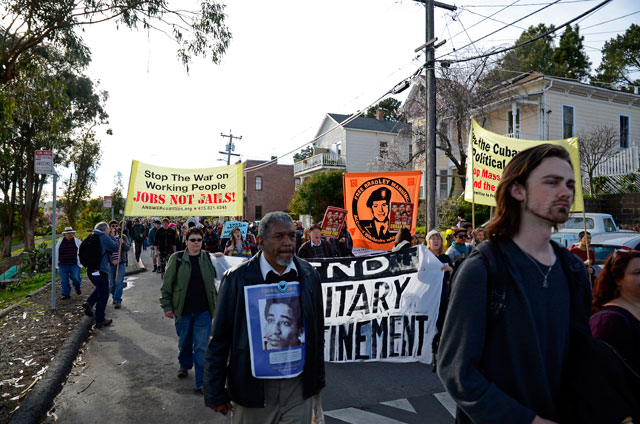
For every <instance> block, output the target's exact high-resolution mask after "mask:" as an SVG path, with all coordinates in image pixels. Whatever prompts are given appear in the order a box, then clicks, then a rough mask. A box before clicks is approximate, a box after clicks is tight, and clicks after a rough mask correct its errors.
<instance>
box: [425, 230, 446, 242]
mask: <svg viewBox="0 0 640 424" xmlns="http://www.w3.org/2000/svg"><path fill="white" fill-rule="evenodd" d="M435 234H437V235H439V236H440V237H442V234H440V231H438V230H431V231H429V232H428V233H427V237H426V238H425V240H427V241H429V239H430V238H431V236H433V235H435Z"/></svg>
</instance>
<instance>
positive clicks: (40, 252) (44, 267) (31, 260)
mask: <svg viewBox="0 0 640 424" xmlns="http://www.w3.org/2000/svg"><path fill="white" fill-rule="evenodd" d="M26 253H27V255H26V257H25V259H24V262H23V263H22V269H21V271H22V272H23V273H29V274H39V273H43V272H47V271H49V270H50V269H51V248H50V247H49V246H47V244H46V243H40V244H39V245H37V246H36V247H35V248H34V249H33V250H29V251H27V252H26Z"/></svg>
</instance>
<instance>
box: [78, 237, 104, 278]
mask: <svg viewBox="0 0 640 424" xmlns="http://www.w3.org/2000/svg"><path fill="white" fill-rule="evenodd" d="M102 256H103V255H102V247H101V246H100V236H98V235H97V234H96V233H91V234H89V236H88V237H87V238H86V239H84V240H83V241H82V243H80V249H79V250H78V258H79V259H80V263H81V264H82V266H84V267H85V268H87V269H91V270H96V269H99V268H100V262H101V261H102Z"/></svg>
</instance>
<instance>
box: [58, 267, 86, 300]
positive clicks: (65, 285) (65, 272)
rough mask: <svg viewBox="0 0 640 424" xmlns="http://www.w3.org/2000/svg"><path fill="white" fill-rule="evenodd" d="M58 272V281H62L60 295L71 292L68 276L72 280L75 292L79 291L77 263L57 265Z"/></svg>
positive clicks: (78, 268)
mask: <svg viewBox="0 0 640 424" xmlns="http://www.w3.org/2000/svg"><path fill="white" fill-rule="evenodd" d="M58 273H59V274H60V283H62V293H61V294H62V295H63V296H69V295H70V294H71V285H70V284H69V277H71V281H72V282H73V288H74V289H75V290H76V292H78V291H80V281H81V280H80V267H79V266H78V265H58Z"/></svg>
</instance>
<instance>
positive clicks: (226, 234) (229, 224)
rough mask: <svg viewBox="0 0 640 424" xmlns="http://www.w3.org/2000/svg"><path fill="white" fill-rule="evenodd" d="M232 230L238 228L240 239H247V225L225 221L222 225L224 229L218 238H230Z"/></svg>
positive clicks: (240, 222) (246, 223) (245, 223)
mask: <svg viewBox="0 0 640 424" xmlns="http://www.w3.org/2000/svg"><path fill="white" fill-rule="evenodd" d="M234 228H239V229H240V232H242V238H247V230H248V229H249V223H248V222H242V221H226V222H225V223H224V228H223V229H222V235H221V236H220V238H231V230H233V229H234Z"/></svg>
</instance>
